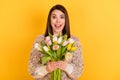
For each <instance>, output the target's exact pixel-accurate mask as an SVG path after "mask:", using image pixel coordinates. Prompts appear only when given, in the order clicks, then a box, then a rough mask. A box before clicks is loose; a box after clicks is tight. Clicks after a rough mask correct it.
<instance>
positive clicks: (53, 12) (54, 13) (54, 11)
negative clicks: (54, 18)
mask: <svg viewBox="0 0 120 80" xmlns="http://www.w3.org/2000/svg"><path fill="white" fill-rule="evenodd" d="M51 15H64V13H63V12H62V11H60V10H57V9H55V10H53V11H52V13H51Z"/></svg>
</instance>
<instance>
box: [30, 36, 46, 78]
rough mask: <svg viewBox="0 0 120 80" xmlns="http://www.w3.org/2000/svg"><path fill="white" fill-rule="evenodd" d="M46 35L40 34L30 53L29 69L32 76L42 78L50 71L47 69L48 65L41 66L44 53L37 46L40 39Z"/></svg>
mask: <svg viewBox="0 0 120 80" xmlns="http://www.w3.org/2000/svg"><path fill="white" fill-rule="evenodd" d="M43 37H44V36H42V35H41V36H39V37H37V38H36V40H35V41H34V43H33V47H32V50H31V53H30V59H29V63H28V71H29V73H30V75H31V76H33V77H34V78H39V79H40V78H42V77H44V76H45V75H46V74H47V73H48V72H47V70H46V66H41V58H42V56H43V55H42V54H41V52H39V51H38V50H37V49H36V48H35V46H34V45H35V44H36V43H40V40H42V39H43Z"/></svg>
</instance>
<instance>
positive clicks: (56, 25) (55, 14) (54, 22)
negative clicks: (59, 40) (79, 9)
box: [50, 10, 65, 34]
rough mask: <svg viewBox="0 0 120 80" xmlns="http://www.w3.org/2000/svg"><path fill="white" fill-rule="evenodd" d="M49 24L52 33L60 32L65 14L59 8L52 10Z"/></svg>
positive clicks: (63, 24)
mask: <svg viewBox="0 0 120 80" xmlns="http://www.w3.org/2000/svg"><path fill="white" fill-rule="evenodd" d="M50 20H51V26H52V30H53V33H54V34H59V33H62V30H63V28H64V26H65V14H64V13H63V12H61V11H60V10H54V11H52V13H51V17H50Z"/></svg>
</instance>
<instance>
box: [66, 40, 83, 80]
mask: <svg viewBox="0 0 120 80" xmlns="http://www.w3.org/2000/svg"><path fill="white" fill-rule="evenodd" d="M74 40H75V41H76V46H77V50H76V51H75V52H74V54H73V58H72V60H71V61H70V62H69V64H68V66H67V67H66V73H67V75H68V76H69V77H70V78H71V79H72V80H77V79H78V78H79V77H80V76H81V74H82V72H83V68H84V63H83V56H82V50H81V44H80V41H79V39H78V38H74Z"/></svg>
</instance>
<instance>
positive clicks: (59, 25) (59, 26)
mask: <svg viewBox="0 0 120 80" xmlns="http://www.w3.org/2000/svg"><path fill="white" fill-rule="evenodd" d="M54 26H55V28H61V26H62V25H61V24H55V25H54Z"/></svg>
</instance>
